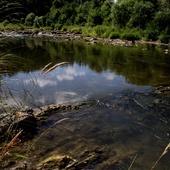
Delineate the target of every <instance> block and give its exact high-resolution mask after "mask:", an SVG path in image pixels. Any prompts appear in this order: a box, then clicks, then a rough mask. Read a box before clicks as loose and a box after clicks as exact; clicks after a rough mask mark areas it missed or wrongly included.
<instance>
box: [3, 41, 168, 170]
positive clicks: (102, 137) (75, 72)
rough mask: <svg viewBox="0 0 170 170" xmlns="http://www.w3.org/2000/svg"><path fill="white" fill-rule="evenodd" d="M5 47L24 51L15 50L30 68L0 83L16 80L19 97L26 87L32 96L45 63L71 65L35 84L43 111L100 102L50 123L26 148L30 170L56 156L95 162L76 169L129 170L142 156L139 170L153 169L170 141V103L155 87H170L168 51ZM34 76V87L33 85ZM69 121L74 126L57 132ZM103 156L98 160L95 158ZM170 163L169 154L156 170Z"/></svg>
mask: <svg viewBox="0 0 170 170" xmlns="http://www.w3.org/2000/svg"><path fill="white" fill-rule="evenodd" d="M6 40H7V44H11V46H10V47H13V46H14V47H15V46H16V47H18V48H11V52H12V53H14V54H16V55H17V56H18V57H19V58H22V61H23V60H25V62H24V63H26V64H21V65H20V66H19V67H18V70H15V71H13V72H11V73H10V74H9V75H2V76H1V81H2V80H5V81H7V80H8V81H11V80H12V79H16V77H17V79H19V80H20V81H21V82H22V86H19V85H18V84H17V83H16V84H17V85H16V84H10V83H9V84H8V83H7V85H8V86H9V87H10V88H12V89H13V90H16V91H17V90H18V89H19V90H21V89H20V88H21V87H24V88H25V91H26V88H28V89H27V90H28V91H29V89H31V88H30V85H31V83H30V82H31V81H33V82H34V79H33V77H34V76H35V75H37V74H38V73H39V71H40V70H41V69H42V68H43V67H44V66H45V65H46V64H48V63H50V62H52V63H53V64H56V63H59V62H63V61H67V62H69V66H64V67H60V68H58V69H55V70H54V71H52V72H51V73H50V74H49V76H50V78H49V79H47V78H46V81H43V80H44V79H43V78H44V77H43V78H42V77H41V79H40V78H39V77H36V81H35V82H36V83H35V84H36V88H35V91H34V94H31V95H32V96H33V97H32V98H31V100H32V103H34V102H35V103H36V102H37V100H38V99H37V100H36V96H37V94H38V93H39V92H40V91H41V90H42V91H41V94H40V98H41V100H45V102H42V103H43V104H51V103H66V102H68V103H70V102H79V101H82V100H83V101H84V100H85V101H88V100H91V101H93V105H90V106H86V107H83V108H81V109H79V110H72V111H67V112H64V113H59V114H57V115H56V114H53V115H51V116H49V117H48V118H47V119H46V120H44V122H43V123H42V124H41V125H40V126H39V129H38V132H37V133H38V135H37V136H36V137H35V139H34V140H33V141H28V143H26V144H24V145H22V146H21V148H22V151H21V152H24V151H29V152H28V155H29V159H28V162H29V161H30V162H32V163H31V165H30V167H35V166H36V165H37V162H41V161H42V160H44V159H45V158H47V157H49V156H50V155H53V154H57V155H69V156H71V157H73V158H74V159H75V160H79V161H82V162H88V161H89V163H87V164H85V163H82V162H81V163H80V164H78V165H77V167H79V168H77V169H96V170H102V169H107V170H111V169H115V170H118V169H121V170H127V169H128V168H129V167H130V164H131V163H132V161H133V159H134V157H135V156H136V159H135V162H134V164H133V166H132V169H136V170H138V169H140V170H142V169H143V170H146V169H150V168H151V167H152V165H153V164H154V163H155V162H156V160H157V159H158V158H159V156H160V155H161V154H162V152H163V150H164V148H165V147H166V146H167V144H168V143H169V139H170V128H169V123H170V115H169V113H170V102H169V101H170V97H169V95H162V94H157V93H155V92H154V88H153V87H155V86H158V85H165V84H167V85H169V83H170V82H169V79H168V78H169V77H170V72H169V68H170V62H169V61H170V60H169V58H170V56H169V54H164V48H165V47H162V46H155V45H149V44H146V45H141V46H138V47H128V48H127V47H120V46H105V45H102V44H95V45H88V44H87V43H84V42H79V41H74V42H55V41H54V42H53V41H47V40H46V41H44V40H42V39H29V38H26V39H25V38H21V39H12V40H11V39H6ZM8 41H9V42H8ZM2 52H3V49H2ZM30 75H31V81H30V80H27V81H26V79H29V78H28V77H29V76H30ZM47 80H50V81H47ZM24 82H25V84H24ZM28 82H29V83H28ZM27 85H28V86H27ZM37 91H38V92H37ZM56 91H58V92H57V93H56V95H55V96H54V97H53V95H52V94H53V93H55V92H56ZM66 92H67V93H66ZM20 94H21V93H20ZM89 94H90V95H89ZM34 95H35V96H34ZM82 96H83V97H84V96H85V97H84V98H82ZM56 98H57V100H56ZM68 98H70V100H67V99H68ZM75 98H77V100H75ZM56 101H57V102H56ZM59 101H60V102H59ZM42 103H41V104H42ZM36 104H38V105H41V104H40V103H39V102H37V103H36ZM63 118H67V119H66V120H65V121H63V122H61V123H59V124H56V125H55V123H56V122H57V121H58V120H62V119H63ZM50 127H51V128H50ZM44 132H46V133H44ZM43 133H44V134H43ZM42 134H43V135H42ZM30 146H31V149H30V150H29V147H30ZM21 148H18V150H17V149H16V150H17V151H18V152H19V150H20V149H21ZM87 153H88V154H87ZM96 153H97V158H96V157H95V159H91V158H94V157H93V154H94V155H96ZM32 155H34V157H33V156H32ZM90 159H91V160H90ZM168 160H169V154H167V155H166V156H164V157H163V158H162V159H161V160H160V161H159V163H158V165H157V166H156V168H155V169H161V170H167V169H168V168H169V167H170V164H169V161H168ZM47 169H48V168H47ZM72 169H74V168H73V167H72ZM75 169H76V168H75Z"/></svg>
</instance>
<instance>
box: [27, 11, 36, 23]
mask: <svg viewBox="0 0 170 170" xmlns="http://www.w3.org/2000/svg"><path fill="white" fill-rule="evenodd" d="M34 19H35V14H34V13H30V14H28V15H27V17H26V18H25V25H26V26H33V24H34Z"/></svg>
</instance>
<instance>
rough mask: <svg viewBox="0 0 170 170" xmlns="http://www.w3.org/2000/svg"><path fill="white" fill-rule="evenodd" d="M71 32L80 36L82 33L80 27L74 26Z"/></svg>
mask: <svg viewBox="0 0 170 170" xmlns="http://www.w3.org/2000/svg"><path fill="white" fill-rule="evenodd" d="M71 32H74V33H77V34H81V33H82V29H81V27H78V26H76V27H73V28H72V29H71Z"/></svg>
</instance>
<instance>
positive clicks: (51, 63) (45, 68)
mask: <svg viewBox="0 0 170 170" xmlns="http://www.w3.org/2000/svg"><path fill="white" fill-rule="evenodd" d="M51 64H52V62H51V63H48V64H47V65H45V66H44V67H43V68H42V70H41V73H40V74H42V73H43V71H44V70H45V69H46V68H47V67H48V66H49V65H51Z"/></svg>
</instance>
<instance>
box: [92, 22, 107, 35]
mask: <svg viewBox="0 0 170 170" xmlns="http://www.w3.org/2000/svg"><path fill="white" fill-rule="evenodd" d="M106 30H107V29H106V27H104V26H99V25H98V26H95V27H94V34H96V36H97V37H102V35H103V34H104V33H105V32H106Z"/></svg>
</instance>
